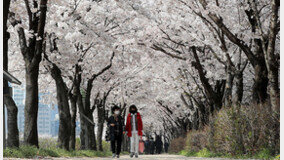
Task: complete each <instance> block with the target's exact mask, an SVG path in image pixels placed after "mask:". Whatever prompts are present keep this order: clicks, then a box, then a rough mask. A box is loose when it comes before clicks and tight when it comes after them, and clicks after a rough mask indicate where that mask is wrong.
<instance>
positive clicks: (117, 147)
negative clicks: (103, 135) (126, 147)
mask: <svg viewBox="0 0 284 160" xmlns="http://www.w3.org/2000/svg"><path fill="white" fill-rule="evenodd" d="M121 141H122V135H114V137H113V139H112V141H110V144H111V150H112V153H116V154H117V155H119V154H120V151H121Z"/></svg>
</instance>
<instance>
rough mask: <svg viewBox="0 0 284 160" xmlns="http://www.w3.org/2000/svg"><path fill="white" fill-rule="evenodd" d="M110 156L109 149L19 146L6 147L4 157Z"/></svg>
mask: <svg viewBox="0 0 284 160" xmlns="http://www.w3.org/2000/svg"><path fill="white" fill-rule="evenodd" d="M105 156H111V152H110V151H105V152H100V151H91V150H75V151H66V150H64V149H60V148H39V149H38V148H36V147H33V146H21V147H19V148H7V149H5V150H4V157H17V158H34V157H105Z"/></svg>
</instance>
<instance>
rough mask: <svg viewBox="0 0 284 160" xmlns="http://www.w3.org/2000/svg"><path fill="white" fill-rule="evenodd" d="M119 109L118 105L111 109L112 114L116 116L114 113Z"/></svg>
mask: <svg viewBox="0 0 284 160" xmlns="http://www.w3.org/2000/svg"><path fill="white" fill-rule="evenodd" d="M117 109H120V108H119V107H118V106H117V105H114V106H113V107H112V108H111V113H112V114H114V111H115V110H117Z"/></svg>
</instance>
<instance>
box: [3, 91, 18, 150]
mask: <svg viewBox="0 0 284 160" xmlns="http://www.w3.org/2000/svg"><path fill="white" fill-rule="evenodd" d="M4 104H5V105H6V106H9V107H7V115H8V117H7V118H8V126H7V127H8V138H7V147H19V130H18V124H17V122H18V121H17V116H18V108H17V106H16V104H15V102H14V100H13V99H12V97H11V96H9V95H7V96H4Z"/></svg>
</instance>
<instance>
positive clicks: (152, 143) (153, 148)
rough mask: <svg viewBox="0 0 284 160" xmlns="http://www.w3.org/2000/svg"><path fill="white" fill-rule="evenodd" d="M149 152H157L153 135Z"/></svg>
mask: <svg viewBox="0 0 284 160" xmlns="http://www.w3.org/2000/svg"><path fill="white" fill-rule="evenodd" d="M149 152H150V154H154V152H155V142H154V139H153V138H152V137H151V138H150V141H149Z"/></svg>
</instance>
